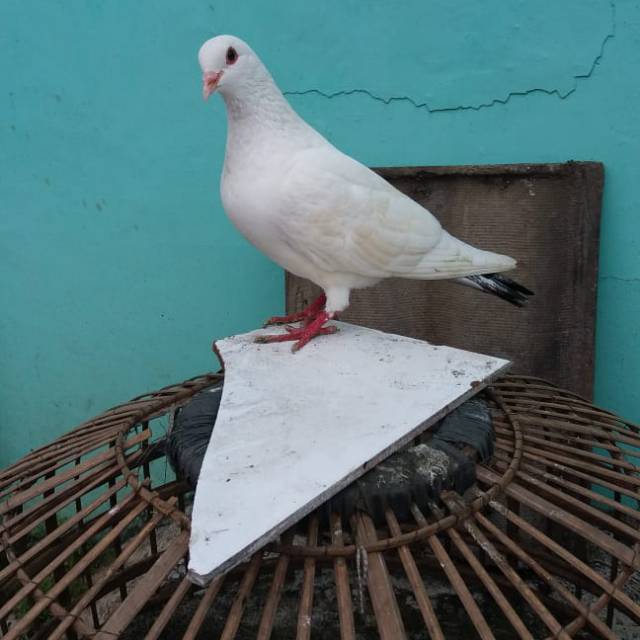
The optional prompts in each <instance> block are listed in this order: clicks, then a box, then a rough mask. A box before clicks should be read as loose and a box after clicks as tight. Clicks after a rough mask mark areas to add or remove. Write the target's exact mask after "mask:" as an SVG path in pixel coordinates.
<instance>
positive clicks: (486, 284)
mask: <svg viewBox="0 0 640 640" xmlns="http://www.w3.org/2000/svg"><path fill="white" fill-rule="evenodd" d="M456 282H457V283H459V284H463V285H465V286H467V287H473V288H474V289H479V290H480V291H484V292H485V293H491V294H493V295H494V296H498V298H502V299H503V300H506V301H507V302H510V303H511V304H513V305H515V306H516V307H523V306H524V305H525V303H526V302H527V301H528V299H529V297H530V296H532V295H534V294H533V291H530V290H529V289H527V288H526V287H525V286H523V285H521V284H519V283H518V282H516V281H515V280H512V279H511V278H507V277H506V276H503V275H502V274H500V273H486V274H484V275H473V276H467V277H466V278H459V279H458V280H456Z"/></svg>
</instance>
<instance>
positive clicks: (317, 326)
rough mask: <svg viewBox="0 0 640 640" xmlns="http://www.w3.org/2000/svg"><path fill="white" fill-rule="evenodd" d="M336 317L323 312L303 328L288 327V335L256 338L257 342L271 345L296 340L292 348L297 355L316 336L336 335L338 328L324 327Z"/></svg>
mask: <svg viewBox="0 0 640 640" xmlns="http://www.w3.org/2000/svg"><path fill="white" fill-rule="evenodd" d="M334 317H335V314H334V313H327V312H326V311H321V312H320V313H318V314H317V315H316V316H315V318H313V320H311V322H309V323H308V324H305V325H304V326H302V327H299V328H294V327H287V333H282V334H277V335H267V336H258V337H257V338H256V342H258V343H260V344H270V343H272V342H288V341H290V340H295V341H296V342H295V343H294V345H293V346H292V347H291V351H293V352H294V353H295V352H296V351H299V350H300V349H302V347H304V345H306V344H307V343H308V342H309V341H310V340H312V339H313V338H315V337H316V336H326V335H329V334H331V333H335V332H336V331H337V330H338V327H334V326H332V325H330V326H328V327H325V326H324V323H325V322H327V321H328V320H331V319H333V318H334Z"/></svg>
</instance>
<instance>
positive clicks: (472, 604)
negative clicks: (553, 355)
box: [0, 374, 640, 640]
mask: <svg viewBox="0 0 640 640" xmlns="http://www.w3.org/2000/svg"><path fill="white" fill-rule="evenodd" d="M217 380H219V375H218V374H215V375H212V374H207V375H203V376H200V377H198V378H194V379H191V380H187V381H185V382H182V383H180V384H176V385H173V386H170V387H167V388H165V389H162V390H160V391H158V392H156V393H152V394H148V395H145V396H141V397H138V398H135V399H134V400H132V401H131V402H128V403H126V404H123V405H121V406H118V407H115V408H113V409H111V410H109V411H107V412H105V413H104V414H102V415H100V416H98V417H96V418H94V419H92V420H90V421H88V422H86V423H84V424H82V425H80V426H79V427H77V428H76V429H75V430H73V431H71V432H70V433H68V434H66V435H65V436H62V437H61V438H59V439H57V440H56V441H54V442H52V443H51V444H49V445H48V446H45V447H42V448H40V449H38V450H37V451H34V452H32V453H30V454H29V455H28V456H26V457H25V458H23V459H22V460H20V461H19V462H17V463H16V464H14V465H12V466H11V467H9V468H8V469H5V470H4V471H3V472H1V473H0V491H1V493H0V499H1V503H0V514H1V516H2V521H1V525H0V539H1V543H2V558H1V564H0V589H1V592H0V632H1V633H2V637H3V638H6V639H7V640H13V639H18V638H50V639H55V638H65V637H67V638H95V639H100V640H107V639H113V638H136V640H139V639H141V638H146V639H147V640H151V639H154V638H171V639H173V638H185V639H193V638H218V637H220V638H224V639H225V640H228V639H230V638H262V639H266V638H274V639H277V638H298V639H300V640H302V639H307V638H321V639H324V638H326V639H331V640H333V639H336V638H344V639H348V638H377V637H380V638H383V639H385V640H386V639H389V640H398V639H402V638H412V639H413V638H415V639H417V638H436V639H437V638H465V639H466V638H476V637H478V638H483V639H485V638H528V639H531V638H562V639H567V638H600V637H602V638H611V639H614V638H625V639H626V638H632V637H634V636H633V634H634V633H640V626H639V625H640V605H639V604H638V593H639V589H638V584H639V581H638V573H637V572H638V569H639V568H640V554H639V553H638V550H639V548H640V546H639V545H640V531H639V527H638V524H639V522H640V511H639V510H638V502H637V501H638V498H639V497H640V496H639V489H640V476H639V474H638V471H639V470H640V469H639V467H638V466H637V465H638V460H637V459H635V458H634V457H633V453H634V448H635V449H637V448H638V447H640V433H639V430H638V427H637V426H634V425H632V424H629V423H628V422H626V421H624V420H622V419H621V418H619V417H617V416H616V415H614V414H612V413H609V412H607V411H603V410H602V409H598V408H596V407H594V406H593V405H592V404H590V403H589V402H587V401H585V400H584V399H582V398H580V397H579V396H577V395H575V394H573V393H569V392H567V391H562V390H560V389H558V388H556V387H554V386H552V385H550V384H548V383H546V382H544V381H542V380H539V379H535V378H525V377H507V378H503V379H502V380H500V381H498V382H497V383H495V384H493V385H492V386H491V387H490V388H489V389H488V390H486V391H485V392H483V393H484V394H485V396H486V397H487V398H488V400H489V402H490V404H491V408H492V416H493V426H494V430H495V434H496V442H495V454H494V456H493V458H492V459H491V461H490V462H489V463H487V464H483V465H478V467H477V484H476V485H475V486H474V487H472V488H471V490H469V491H467V492H466V493H465V495H463V496H461V495H458V494H456V493H454V492H451V491H448V492H445V493H443V494H442V495H441V500H440V501H439V503H438V504H435V503H434V504H432V505H431V507H430V509H429V510H428V511H425V510H424V509H423V510H422V511H421V510H420V509H419V508H418V507H417V506H415V505H414V506H413V507H412V509H411V517H410V518H406V517H405V518H403V519H402V518H400V517H399V516H398V515H397V514H396V513H394V511H393V509H391V508H387V510H386V512H385V514H384V515H385V518H384V519H385V521H386V524H384V525H383V526H376V525H374V522H373V520H372V519H371V517H370V516H369V515H367V514H366V513H364V512H358V513H355V514H354V516H353V517H352V518H350V519H349V521H341V518H340V516H338V515H336V514H333V515H332V516H331V517H330V518H329V520H328V521H326V520H327V519H326V518H321V517H320V516H319V515H318V513H315V514H311V515H310V516H309V517H308V518H307V519H306V520H305V521H304V522H302V523H300V524H299V525H298V526H297V527H296V528H295V530H291V531H289V532H287V533H286V534H285V535H283V536H282V538H281V539H280V540H278V541H276V542H274V543H272V544H270V545H268V546H267V547H266V548H265V549H264V550H263V551H261V552H259V553H257V554H255V555H254V556H253V557H252V558H251V560H250V561H249V562H248V563H246V564H245V565H242V566H240V567H238V568H236V569H235V570H233V571H231V572H229V573H228V574H226V575H225V576H223V577H221V578H219V579H217V580H215V581H213V582H212V583H210V584H209V586H208V587H206V588H204V589H203V588H198V587H196V586H195V585H192V584H191V583H190V582H189V581H188V579H187V577H186V562H187V554H188V543H189V526H190V519H189V512H190V504H191V500H192V493H191V490H190V489H189V487H188V485H187V484H186V482H184V481H183V480H181V479H180V478H176V477H174V476H173V475H172V472H171V470H170V468H169V467H168V466H167V461H166V455H165V449H164V442H165V437H166V431H167V428H168V426H169V422H170V419H171V416H172V415H173V413H174V411H175V409H176V408H177V407H179V406H181V405H183V404H184V403H186V402H187V401H188V400H189V399H190V398H191V397H192V396H193V395H194V394H196V393H197V392H199V391H201V390H202V389H204V388H206V387H207V386H210V385H211V384H212V383H214V382H216V381H217ZM336 446H339V443H336ZM637 637H640V636H637Z"/></svg>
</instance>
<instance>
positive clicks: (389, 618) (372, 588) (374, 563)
mask: <svg viewBox="0 0 640 640" xmlns="http://www.w3.org/2000/svg"><path fill="white" fill-rule="evenodd" d="M355 519H356V536H357V539H358V544H361V545H366V544H368V543H369V542H375V541H376V540H377V535H376V528H375V525H374V524H373V520H372V519H371V517H370V516H368V515H366V514H365V513H363V512H359V513H357V514H356V516H355ZM367 564H368V568H367V584H368V587H369V598H370V599H371V605H372V606H373V611H374V612H375V614H376V623H377V625H378V631H379V632H380V638H381V640H402V639H403V638H406V637H407V633H406V631H405V628H404V624H403V622H402V617H401V615H400V609H399V607H398V601H397V600H396V596H395V594H394V592H393V585H392V584H391V576H389V572H388V571H387V565H386V563H385V560H384V556H383V554H382V553H370V554H368V562H367Z"/></svg>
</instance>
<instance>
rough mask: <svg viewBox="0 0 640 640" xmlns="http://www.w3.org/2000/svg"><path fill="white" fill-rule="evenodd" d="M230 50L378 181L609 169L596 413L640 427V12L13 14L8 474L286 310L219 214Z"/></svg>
mask: <svg viewBox="0 0 640 640" xmlns="http://www.w3.org/2000/svg"><path fill="white" fill-rule="evenodd" d="M224 32H227V33H236V34H237V35H239V36H241V37H244V38H245V39H246V40H247V41H249V42H250V43H251V44H252V45H253V47H254V48H255V49H256V51H258V52H259V53H260V54H261V56H262V57H263V59H264V61H265V62H266V63H267V65H268V66H269V67H270V68H271V70H272V72H273V74H274V76H275V77H276V79H277V80H278V82H279V84H280V86H281V87H282V88H283V89H284V90H286V91H288V92H290V93H291V101H292V103H293V105H294V107H295V108H296V109H298V110H299V112H300V113H301V114H302V115H303V116H304V117H305V118H307V119H308V120H309V121H310V122H311V123H312V124H313V125H315V126H316V127H317V128H318V129H319V130H320V131H322V132H323V133H324V134H325V135H327V136H328V137H329V138H330V139H331V140H332V141H333V142H334V143H336V144H337V145H338V146H339V147H341V148H342V149H343V150H344V151H346V152H347V153H349V154H352V155H354V156H356V157H357V158H359V159H360V160H362V161H364V162H365V163H367V164H370V165H412V164H467V163H468V164H472V163H496V162H547V161H564V160H567V159H581V160H601V161H603V162H604V163H605V165H606V171H607V176H606V181H607V185H606V193H605V203H604V204H605V206H604V211H603V226H602V251H601V267H600V272H601V276H600V285H599V287H600V288H599V307H598V338H597V376H596V378H597V383H596V397H597V400H598V402H599V403H601V404H602V405H604V406H606V407H608V408H611V409H614V410H617V411H620V412H621V413H623V414H625V415H626V416H628V417H629V418H632V419H636V420H637V419H638V418H640V403H639V400H640V393H639V389H640V387H639V385H638V382H637V381H638V379H639V378H640V347H639V343H638V338H639V329H638V318H640V260H639V257H640V185H639V181H638V171H639V160H640V154H639V152H640V117H639V112H640V82H639V81H638V79H639V78H640V3H639V2H637V1H630V0H623V1H619V2H617V3H615V4H614V3H613V2H608V1H607V0H564V1H563V2H557V1H554V0H543V1H540V2H529V1H525V0H512V1H511V2H508V3H506V2H502V1H500V0H487V1H486V2H482V3H480V2H474V1H473V0H429V1H425V0H412V1H404V2H382V1H379V2H363V1H362V0H331V1H329V2H307V1H304V2H303V1H298V2H296V1H294V0H289V1H287V2H279V3H277V4H276V3H271V2H270V3H265V2H260V1H259V0H252V1H245V2H238V0H234V1H233V2H232V1H231V0H227V1H224V2H223V1H220V0H191V1H186V0H185V1H182V2H175V1H174V0H137V1H136V2H129V1H125V0H119V1H116V0H110V1H106V0H102V1H100V0H92V1H89V0H66V1H63V0H40V1H36V0H1V2H0V78H1V84H2V90H1V92H0V243H1V246H0V261H1V262H0V308H1V314H0V365H1V369H0V425H1V431H0V435H1V437H2V447H1V448H0V464H3V465H4V464H6V463H9V462H11V461H13V460H15V459H16V458H17V457H18V456H20V455H22V454H24V453H25V452H26V451H27V450H28V449H29V448H30V447H35V446H38V445H40V444H43V443H44V442H46V441H47V440H50V439H52V438H53V437H54V436H56V435H58V434H59V433H61V432H62V431H64V430H66V429H68V428H69V427H71V426H73V425H74V424H76V423H77V422H79V421H80V420H82V419H84V418H87V417H89V416H91V415H93V414H96V413H97V412H100V411H101V410H103V409H104V408H106V407H108V406H110V405H112V404H114V403H118V402H120V401H123V400H126V399H128V398H129V397H131V396H132V395H136V394H138V393H141V392H142V391H146V390H149V389H153V388H156V387H158V386H159V385H164V384H166V383H169V382H173V381H176V380H180V379H182V378H185V377H187V376H191V375H194V374H196V373H199V372H202V371H205V370H209V369H211V368H212V367H214V366H215V363H214V358H213V356H212V354H211V351H210V344H211V341H212V339H213V338H216V337H220V336H224V335H227V334H230V333H233V332H238V331H244V330H248V329H250V328H252V327H255V326H256V325H257V324H258V323H259V322H260V321H261V320H262V319H263V318H265V317H266V316H268V315H270V314H272V313H274V312H277V311H279V310H280V309H281V307H282V301H283V278H282V273H281V272H280V270H279V269H278V268H277V267H275V266H274V265H273V264H270V263H269V262H268V261H267V260H266V259H265V258H263V257H262V256H260V255H259V254H258V253H257V252H256V251H254V250H253V249H252V248H251V247H250V246H249V245H248V244H247V243H246V242H245V241H244V240H243V239H242V238H241V237H239V235H238V234H237V233H236V232H235V231H234V230H233V228H232V227H231V225H230V223H229V222H228V221H227V220H226V218H225V216H224V214H223V212H222V210H221V206H220V201H219V195H218V174H219V171H220V166H221V162H222V157H223V150H224V140H225V119H224V111H223V107H222V102H221V101H220V99H219V98H216V99H215V100H212V101H210V102H209V103H207V104H204V103H203V102H202V99H201V95H200V73H199V69H198V66H197V63H196V53H197V50H198V47H199V45H200V44H201V42H202V41H203V40H205V39H206V38H208V37H210V36H211V35H213V34H215V33H224Z"/></svg>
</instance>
